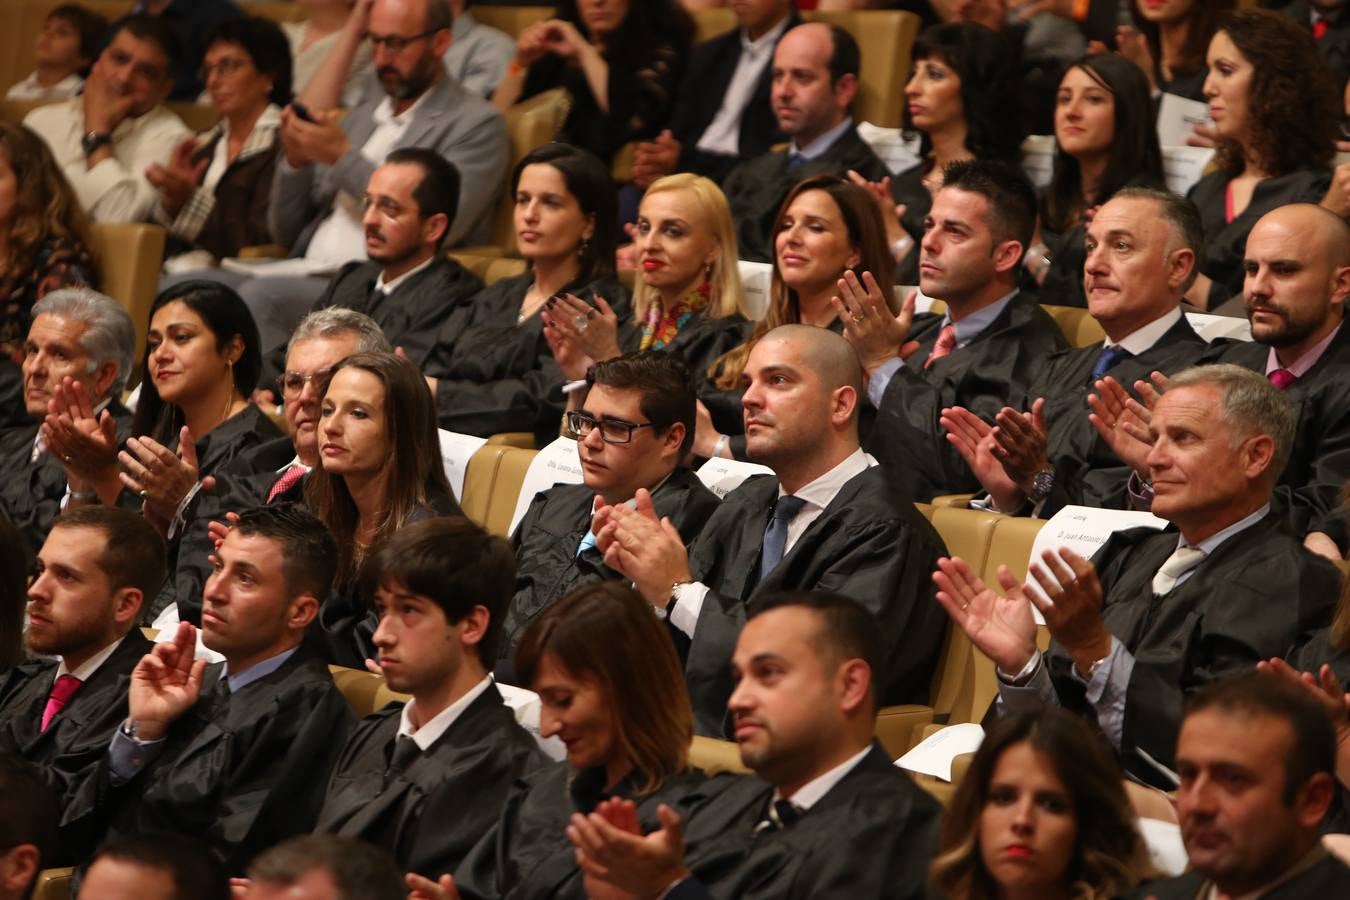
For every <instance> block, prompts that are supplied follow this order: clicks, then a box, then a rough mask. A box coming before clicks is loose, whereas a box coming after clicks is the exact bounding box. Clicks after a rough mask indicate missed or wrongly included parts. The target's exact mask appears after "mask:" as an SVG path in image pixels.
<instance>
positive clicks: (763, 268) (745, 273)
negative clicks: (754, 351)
mask: <svg viewBox="0 0 1350 900" xmlns="http://www.w3.org/2000/svg"><path fill="white" fill-rule="evenodd" d="M736 270H737V271H738V272H739V273H740V275H741V286H742V287H743V288H744V289H745V311H746V312H747V313H749V314H750V318H751V319H753V320H754V321H756V322H758V321H759V320H760V319H762V318H764V313H766V312H767V311H768V309H769V286H770V285H771V284H773V266H772V265H770V264H769V263H761V262H750V261H749V260H748V259H741V260H737V261H736Z"/></svg>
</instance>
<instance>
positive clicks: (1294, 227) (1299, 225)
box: [1251, 203, 1350, 266]
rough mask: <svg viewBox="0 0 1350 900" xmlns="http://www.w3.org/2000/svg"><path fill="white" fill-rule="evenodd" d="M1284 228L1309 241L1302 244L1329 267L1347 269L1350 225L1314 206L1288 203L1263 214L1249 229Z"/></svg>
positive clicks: (1349, 252)
mask: <svg viewBox="0 0 1350 900" xmlns="http://www.w3.org/2000/svg"><path fill="white" fill-rule="evenodd" d="M1262 228H1265V229H1276V228H1278V229H1284V230H1288V231H1293V232H1296V233H1298V234H1299V235H1301V236H1303V237H1306V238H1308V239H1310V241H1311V243H1309V244H1306V245H1304V246H1305V247H1306V248H1307V250H1308V251H1309V252H1315V253H1317V255H1318V256H1317V258H1318V259H1319V260H1324V261H1325V262H1326V263H1327V264H1328V265H1330V266H1350V225H1347V224H1346V222H1345V220H1344V219H1342V218H1341V217H1340V216H1338V215H1336V214H1335V213H1334V212H1332V211H1331V210H1329V209H1326V208H1325V207H1322V206H1318V205H1317V204H1316V203H1290V204H1289V205H1287V206H1280V207H1277V208H1275V209H1273V210H1271V211H1270V212H1268V213H1266V214H1265V215H1264V216H1262V217H1261V218H1260V219H1258V220H1257V222H1256V224H1255V225H1254V226H1252V231H1251V233H1252V234H1255V233H1256V231H1257V229H1262Z"/></svg>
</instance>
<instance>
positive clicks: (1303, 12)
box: [1263, 0, 1350, 85]
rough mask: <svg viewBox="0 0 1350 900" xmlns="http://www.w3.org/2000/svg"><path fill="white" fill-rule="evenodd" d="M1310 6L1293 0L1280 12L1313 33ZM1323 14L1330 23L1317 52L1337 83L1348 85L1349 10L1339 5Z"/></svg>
mask: <svg viewBox="0 0 1350 900" xmlns="http://www.w3.org/2000/svg"><path fill="white" fill-rule="evenodd" d="M1263 5H1264V4H1263ZM1327 5H1328V6H1331V5H1330V4H1327ZM1309 6H1310V5H1309V3H1308V0H1294V2H1293V3H1290V4H1289V5H1288V6H1284V7H1282V8H1281V9H1280V12H1282V13H1284V14H1285V15H1287V16H1289V17H1290V18H1292V19H1293V20H1294V21H1295V22H1297V23H1298V24H1300V25H1302V26H1303V27H1304V28H1306V29H1308V31H1309V32H1311V31H1312V15H1311V10H1310V8H1309ZM1321 12H1322V19H1323V21H1325V22H1326V23H1327V30H1326V33H1325V34H1323V35H1322V37H1320V38H1318V39H1317V52H1318V53H1320V54H1321V56H1322V59H1324V60H1325V61H1326V64H1327V68H1328V69H1330V70H1331V74H1332V77H1333V79H1334V81H1335V83H1336V84H1338V85H1341V84H1345V80H1346V78H1350V10H1347V9H1346V8H1345V6H1344V5H1343V4H1336V5H1335V6H1331V8H1330V9H1329V10H1325V11H1321Z"/></svg>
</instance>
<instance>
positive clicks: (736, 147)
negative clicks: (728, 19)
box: [697, 16, 788, 156]
mask: <svg viewBox="0 0 1350 900" xmlns="http://www.w3.org/2000/svg"><path fill="white" fill-rule="evenodd" d="M787 24H788V17H787V16H784V17H783V21H781V22H779V23H778V24H777V25H775V26H774V27H772V28H770V29H769V30H768V31H766V32H764V33H763V34H761V35H760V36H759V38H758V39H757V40H753V41H752V40H750V36H749V35H748V34H747V33H746V31H745V29H744V28H742V29H741V55H740V57H739V58H738V59H737V60H736V71H734V72H733V73H732V74H731V81H730V82H729V83H728V84H727V87H726V91H725V93H723V94H722V105H721V106H720V107H718V109H717V115H715V116H713V120H712V121H711V122H709V123H708V127H707V128H705V129H704V130H703V136H702V137H700V138H699V139H698V145H697V146H698V149H700V150H702V151H703V152H704V153H716V154H718V155H720V156H739V155H740V151H741V119H742V117H744V115H745V108H746V107H747V106H749V105H750V100H751V99H752V98H753V97H754V95H755V88H756V87H757V86H758V85H759V79H760V77H761V76H762V75H763V74H764V69H765V67H766V66H768V65H769V63H770V62H771V61H772V60H773V50H774V47H775V46H777V45H778V38H779V37H780V36H781V35H782V34H783V30H784V29H786V28H787Z"/></svg>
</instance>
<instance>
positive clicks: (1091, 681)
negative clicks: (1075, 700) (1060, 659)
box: [1069, 637, 1134, 749]
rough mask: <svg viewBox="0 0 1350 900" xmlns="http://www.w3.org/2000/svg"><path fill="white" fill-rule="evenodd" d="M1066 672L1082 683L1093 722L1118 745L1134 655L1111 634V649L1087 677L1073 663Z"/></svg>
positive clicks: (1113, 744)
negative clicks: (1093, 714) (1093, 716)
mask: <svg viewBox="0 0 1350 900" xmlns="http://www.w3.org/2000/svg"><path fill="white" fill-rule="evenodd" d="M1069 673H1070V675H1071V676H1072V678H1073V679H1074V680H1075V681H1077V682H1079V683H1080V684H1083V685H1086V688H1087V690H1086V692H1085V694H1084V697H1085V699H1086V700H1087V702H1088V703H1091V704H1092V708H1093V709H1094V710H1095V711H1096V713H1097V724H1098V725H1099V726H1101V729H1102V733H1103V734H1105V735H1106V737H1107V738H1108V739H1109V740H1110V741H1111V744H1112V746H1114V747H1115V748H1116V749H1120V745H1121V739H1122V737H1123V735H1124V732H1125V697H1126V695H1127V694H1128V693H1129V689H1130V676H1131V675H1133V674H1134V657H1133V656H1132V655H1131V654H1130V651H1128V650H1126V649H1125V645H1124V644H1122V643H1121V642H1120V641H1118V640H1117V639H1116V638H1114V637H1113V638H1111V652H1110V653H1108V654H1107V655H1106V658H1105V659H1103V660H1102V663H1101V665H1099V666H1097V668H1096V669H1095V670H1094V671H1093V672H1092V675H1091V677H1089V678H1084V677H1083V675H1082V673H1080V672H1079V671H1078V667H1077V666H1071V667H1070V668H1069Z"/></svg>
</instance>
